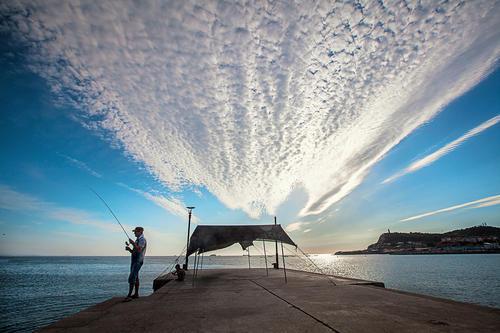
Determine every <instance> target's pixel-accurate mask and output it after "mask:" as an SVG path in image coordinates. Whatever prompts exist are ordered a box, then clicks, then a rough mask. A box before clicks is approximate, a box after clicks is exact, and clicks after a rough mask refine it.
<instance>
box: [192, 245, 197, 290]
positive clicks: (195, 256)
mask: <svg viewBox="0 0 500 333" xmlns="http://www.w3.org/2000/svg"><path fill="white" fill-rule="evenodd" d="M197 258H198V253H197V252H195V253H194V265H193V283H192V286H193V287H194V279H196V261H197V260H196V259H197Z"/></svg>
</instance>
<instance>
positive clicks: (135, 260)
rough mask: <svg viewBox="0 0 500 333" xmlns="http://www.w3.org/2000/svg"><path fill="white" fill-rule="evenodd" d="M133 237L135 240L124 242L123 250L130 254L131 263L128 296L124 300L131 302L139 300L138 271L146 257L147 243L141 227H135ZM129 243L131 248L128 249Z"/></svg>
mask: <svg viewBox="0 0 500 333" xmlns="http://www.w3.org/2000/svg"><path fill="white" fill-rule="evenodd" d="M132 231H133V232H134V235H135V237H136V240H135V241H133V240H132V239H130V238H129V239H128V242H125V244H126V246H125V250H126V251H128V252H130V253H131V255H132V256H131V262H130V275H129V276H128V283H129V289H128V295H127V298H126V300H131V299H132V298H139V270H140V269H141V267H142V264H143V263H144V256H145V255H146V247H147V242H146V238H144V235H143V232H144V228H143V227H136V228H135V229H134V230H132ZM129 243H130V245H131V246H132V248H130V247H129ZM134 286H135V293H134V294H133V295H132V291H133V289H134Z"/></svg>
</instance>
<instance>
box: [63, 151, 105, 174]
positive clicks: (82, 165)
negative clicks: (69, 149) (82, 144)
mask: <svg viewBox="0 0 500 333" xmlns="http://www.w3.org/2000/svg"><path fill="white" fill-rule="evenodd" d="M61 156H62V157H64V158H65V159H66V160H67V161H68V162H70V163H71V164H72V165H74V166H76V167H77V168H79V169H81V170H83V171H85V172H87V173H88V174H90V175H92V176H94V177H96V178H102V175H101V174H100V173H99V172H97V171H95V170H93V169H92V168H90V167H89V166H88V165H87V164H86V163H84V162H82V161H80V160H77V159H76V158H73V157H70V156H66V155H63V154H61Z"/></svg>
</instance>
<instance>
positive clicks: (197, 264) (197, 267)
mask: <svg viewBox="0 0 500 333" xmlns="http://www.w3.org/2000/svg"><path fill="white" fill-rule="evenodd" d="M199 253H200V252H199V251H198V262H197V263H196V272H195V274H196V278H198V270H199V269H200V254H199ZM201 260H203V252H202V253H201Z"/></svg>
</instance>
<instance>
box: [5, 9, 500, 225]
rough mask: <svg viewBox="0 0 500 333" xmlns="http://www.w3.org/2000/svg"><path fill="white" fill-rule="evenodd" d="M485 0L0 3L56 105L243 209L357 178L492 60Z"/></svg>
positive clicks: (320, 195) (169, 178) (316, 207)
mask: <svg viewBox="0 0 500 333" xmlns="http://www.w3.org/2000/svg"><path fill="white" fill-rule="evenodd" d="M499 11H500V5H499V2H498V1H491V0H485V1H481V0H478V1H474V2H465V3H464V2H460V3H456V2H454V1H449V2H445V3H437V2H433V1H430V2H427V3H420V2H417V1H391V2H389V3H382V2H380V1H361V2H350V1H346V2H331V1H270V2H266V1H259V2H244V1H229V2H226V1H213V0H209V1H148V2H137V1H94V2H86V1H82V2H74V1H62V0H52V1H41V0H40V1H32V0H29V1H28V0H20V1H8V2H3V3H2V4H0V12H1V17H2V20H1V22H2V23H0V29H1V30H2V31H4V32H5V31H8V32H9V33H10V34H11V35H12V37H13V39H15V40H17V41H20V42H21V43H23V44H24V45H25V46H28V48H27V49H28V50H30V51H29V54H28V55H27V58H26V59H27V62H28V64H29V67H30V68H31V69H32V70H33V71H34V72H36V73H38V74H39V75H41V76H42V77H44V78H45V79H46V80H47V81H48V83H49V84H50V86H51V88H52V90H53V92H54V95H55V96H57V97H58V98H59V101H60V102H63V103H70V104H72V105H75V106H77V110H79V111H78V115H77V116H78V118H79V119H80V120H81V121H82V123H83V124H84V125H85V126H89V127H91V128H94V129H96V130H98V131H100V132H101V133H103V134H104V135H106V136H109V137H110V138H112V139H113V140H115V142H118V143H119V144H120V145H122V147H123V148H124V150H125V151H126V153H127V154H129V155H130V156H131V157H132V158H134V159H135V160H138V161H140V162H142V163H144V165H145V166H147V168H148V169H149V170H150V172H151V173H153V174H154V175H155V176H156V177H157V178H158V179H159V180H160V181H162V182H163V183H164V184H165V185H167V186H168V187H170V188H171V189H173V190H180V189H182V188H183V187H184V186H190V187H192V186H193V185H194V186H200V187H205V188H206V189H207V190H209V191H210V192H212V193H213V194H214V195H215V196H216V197H217V198H218V199H219V200H220V201H221V202H222V203H224V204H225V205H226V206H228V207H230V208H233V209H242V210H243V211H245V212H246V213H248V214H249V215H250V216H252V217H257V216H259V215H260V214H262V213H263V212H268V213H273V212H275V211H276V209H277V208H278V207H279V205H280V204H282V203H283V202H284V201H286V199H287V197H288V196H289V194H290V193H291V192H292V191H293V190H294V189H295V188H301V189H303V190H304V191H305V193H307V196H308V199H307V202H306V204H305V206H304V207H303V208H302V210H301V213H300V214H301V215H303V216H305V215H310V214H318V213H321V212H323V211H325V210H326V209H327V208H328V207H330V206H331V205H332V204H333V203H335V202H337V201H339V200H340V199H342V198H343V197H345V196H346V195H348V194H349V193H350V192H351V191H352V190H353V189H354V188H356V187H357V186H358V185H359V184H360V183H361V182H362V180H363V178H364V176H365V175H366V174H367V173H368V171H369V170H370V168H371V167H372V166H373V165H374V164H375V163H376V162H377V161H379V160H380V159H382V158H383V156H384V155H385V154H386V153H387V152H388V151H389V150H390V149H391V148H392V147H394V146H395V145H396V144H398V142H400V141H401V140H402V139H403V138H404V137H406V136H407V135H408V134H409V133H411V132H412V131H413V130H415V129H416V128H417V127H419V126H420V125H422V124H423V123H425V122H427V121H429V120H431V119H432V117H433V116H435V115H436V114H437V113H438V112H439V111H440V110H441V109H442V108H443V107H444V106H445V105H446V104H448V103H449V102H450V101H452V100H453V99H454V98H456V97H457V96H460V95H461V94H463V93H464V92H466V91H467V90H468V89H470V88H471V87H473V86H474V85H475V84H477V83H478V82H479V81H480V80H481V79H482V78H483V77H484V76H485V75H487V74H488V72H489V71H491V69H492V67H493V66H494V65H495V61H496V60H497V59H498V56H499V49H500V46H499V40H500V35H499V34H500V24H499V22H500V21H499V20H498V16H497V13H498V12H499Z"/></svg>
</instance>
